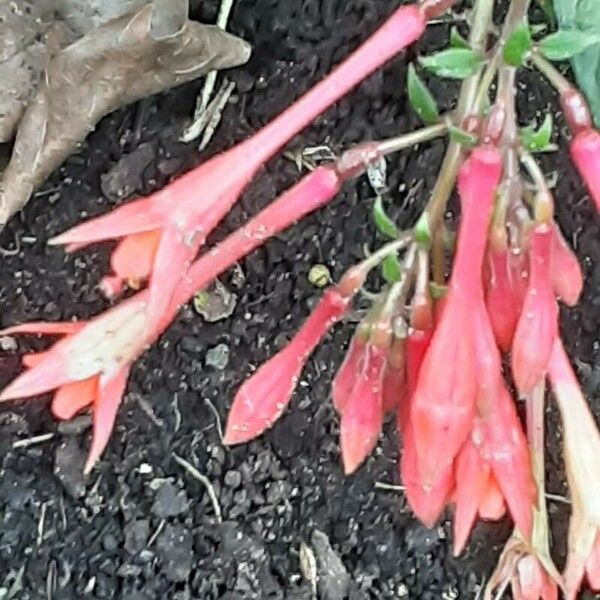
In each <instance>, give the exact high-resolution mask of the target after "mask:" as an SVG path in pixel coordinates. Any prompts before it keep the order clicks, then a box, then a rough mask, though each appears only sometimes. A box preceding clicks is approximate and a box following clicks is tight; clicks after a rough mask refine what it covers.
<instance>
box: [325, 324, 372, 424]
mask: <svg viewBox="0 0 600 600" xmlns="http://www.w3.org/2000/svg"><path fill="white" fill-rule="evenodd" d="M369 330H370V325H369V324H368V323H364V322H363V323H360V324H359V325H358V327H357V328H356V331H355V333H354V335H353V336H352V340H351V341H350V346H349V347H348V350H347V352H346V356H345V357H344V360H343V362H342V364H341V366H340V368H339V369H338V371H337V373H336V374H335V377H334V379H333V383H332V385H331V397H332V400H333V406H334V407H335V409H336V410H337V411H338V413H340V414H341V412H342V410H344V405H345V404H346V400H347V399H348V397H349V396H350V392H351V391H352V388H353V387H354V384H355V383H356V380H357V378H358V375H359V374H360V373H361V372H362V370H363V367H364V362H365V354H366V348H367V342H368V341H369Z"/></svg>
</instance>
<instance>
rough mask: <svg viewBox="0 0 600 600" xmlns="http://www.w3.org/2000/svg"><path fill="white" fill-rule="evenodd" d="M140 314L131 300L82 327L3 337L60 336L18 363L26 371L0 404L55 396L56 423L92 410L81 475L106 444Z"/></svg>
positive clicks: (31, 327)
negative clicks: (44, 348) (91, 429)
mask: <svg viewBox="0 0 600 600" xmlns="http://www.w3.org/2000/svg"><path fill="white" fill-rule="evenodd" d="M143 308H144V304H143V302H140V301H139V300H136V299H131V300H128V301H126V302H123V303H122V304H120V305H119V306H117V307H115V308H113V309H111V310H109V311H107V312H106V313H104V314H103V315H101V316H100V317H97V318H95V319H92V320H91V321H89V322H87V323H26V324H24V325H18V326H16V327H11V328H9V329H7V330H5V331H4V333H5V334H16V333H35V334H39V333H41V334H50V335H57V334H64V335H65V337H64V338H63V339H62V340H60V341H59V342H57V343H56V344H54V346H52V348H51V349H50V350H48V351H46V352H42V353H40V354H38V355H29V357H27V358H26V360H24V361H23V362H24V363H25V364H26V365H27V366H29V367H30V368H29V369H28V370H27V371H25V373H23V374H22V375H21V376H20V377H18V378H17V379H16V380H15V381H13V382H12V384H10V385H9V386H8V387H6V388H5V389H4V391H3V392H2V394H0V401H2V402H4V401H6V400H15V399H19V398H26V397H28V396H34V395H39V394H44V393H46V392H50V391H52V390H56V394H55V396H54V400H53V402H52V412H53V413H54V415H55V416H56V417H58V418H60V419H70V418H71V417H73V416H74V415H75V414H76V413H77V412H79V411H80V410H82V409H83V408H86V407H87V406H91V407H92V415H93V434H92V445H91V448H90V452H89V455H88V459H87V462H86V465H85V472H86V473H87V472H89V471H90V470H91V468H92V467H93V465H94V463H95V462H96V460H97V459H98V457H99V456H100V454H102V452H103V450H104V448H105V447H106V444H107V443H108V439H109V437H110V433H111V431H112V428H113V425H114V421H115V417H116V414H117V409H118V407H119V404H120V401H121V396H122V395H123V391H124V389H125V384H126V382H127V377H128V375H129V369H130V365H131V361H132V360H133V359H134V358H136V357H137V356H138V354H139V353H140V352H141V351H142V350H143V344H144V325H145V319H144V312H143Z"/></svg>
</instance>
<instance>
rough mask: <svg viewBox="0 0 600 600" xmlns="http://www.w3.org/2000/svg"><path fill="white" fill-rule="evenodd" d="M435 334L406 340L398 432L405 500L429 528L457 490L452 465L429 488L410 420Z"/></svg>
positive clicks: (415, 332) (417, 333)
mask: <svg viewBox="0 0 600 600" xmlns="http://www.w3.org/2000/svg"><path fill="white" fill-rule="evenodd" d="M432 335H433V330H431V329H428V330H425V331H422V330H418V329H416V330H413V331H412V332H411V334H410V335H409V336H408V339H407V340H406V371H407V378H406V397H405V401H404V402H402V403H401V404H400V406H399V408H398V431H399V433H400V435H401V437H402V454H401V457H400V465H399V466H400V479H401V481H402V483H403V484H404V487H405V491H406V499H407V501H408V503H409V505H410V507H411V509H412V511H413V512H414V513H415V515H416V516H417V518H418V519H419V520H420V521H421V523H423V524H424V525H425V526H427V527H433V525H434V524H435V522H436V521H437V520H438V518H439V516H440V514H441V512H442V510H443V509H444V506H445V505H446V504H447V503H448V501H449V499H450V495H451V492H452V489H453V488H454V471H453V468H452V465H449V466H448V467H446V468H445V469H444V470H443V471H442V473H441V475H440V477H439V478H438V481H437V482H436V483H435V484H434V485H433V486H431V485H428V484H426V483H425V482H424V481H423V479H422V477H421V474H420V472H419V469H418V462H417V447H416V445H415V438H414V434H413V431H412V424H411V419H410V412H411V402H412V395H413V393H414V390H415V388H416V385H417V380H418V377H419V371H420V369H421V365H422V364H423V359H424V357H425V354H426V352H427V349H428V347H429V344H430V342H431V338H432Z"/></svg>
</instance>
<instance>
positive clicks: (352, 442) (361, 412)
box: [340, 343, 389, 475]
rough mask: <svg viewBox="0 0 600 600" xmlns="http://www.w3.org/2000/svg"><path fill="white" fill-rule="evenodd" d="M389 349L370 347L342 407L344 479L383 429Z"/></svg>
mask: <svg viewBox="0 0 600 600" xmlns="http://www.w3.org/2000/svg"><path fill="white" fill-rule="evenodd" d="M388 352H389V346H383V347H382V346H378V345H375V344H372V343H369V344H368V346H367V349H366V355H365V364H364V366H363V369H362V372H361V374H360V376H359V377H358V379H357V380H356V382H355V384H354V387H353V388H352V391H351V392H350V395H349V396H348V398H347V400H346V402H345V403H344V408H343V410H342V412H341V421H340V447H341V451H342V462H343V464H344V472H345V474H346V475H349V474H350V473H353V472H354V471H356V469H358V467H359V466H360V465H361V464H362V462H363V461H364V460H365V459H366V458H367V456H369V454H370V453H371V452H372V451H373V449H374V448H375V446H376V445H377V440H378V439H379V434H380V433H381V428H382V426H383V407H382V397H383V378H384V375H385V370H386V364H387V357H388Z"/></svg>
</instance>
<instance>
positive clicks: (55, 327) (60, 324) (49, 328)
mask: <svg viewBox="0 0 600 600" xmlns="http://www.w3.org/2000/svg"><path fill="white" fill-rule="evenodd" d="M85 323H86V322H85V321H81V322H78V321H57V322H55V323H47V322H44V321H33V322H31V323H21V325H13V326H12V327H7V328H6V329H3V330H2V331H0V335H15V334H20V333H31V334H36V335H69V334H71V333H77V332H78V331H79V330H80V329H81V328H82V327H83V326H84V325H85Z"/></svg>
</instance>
